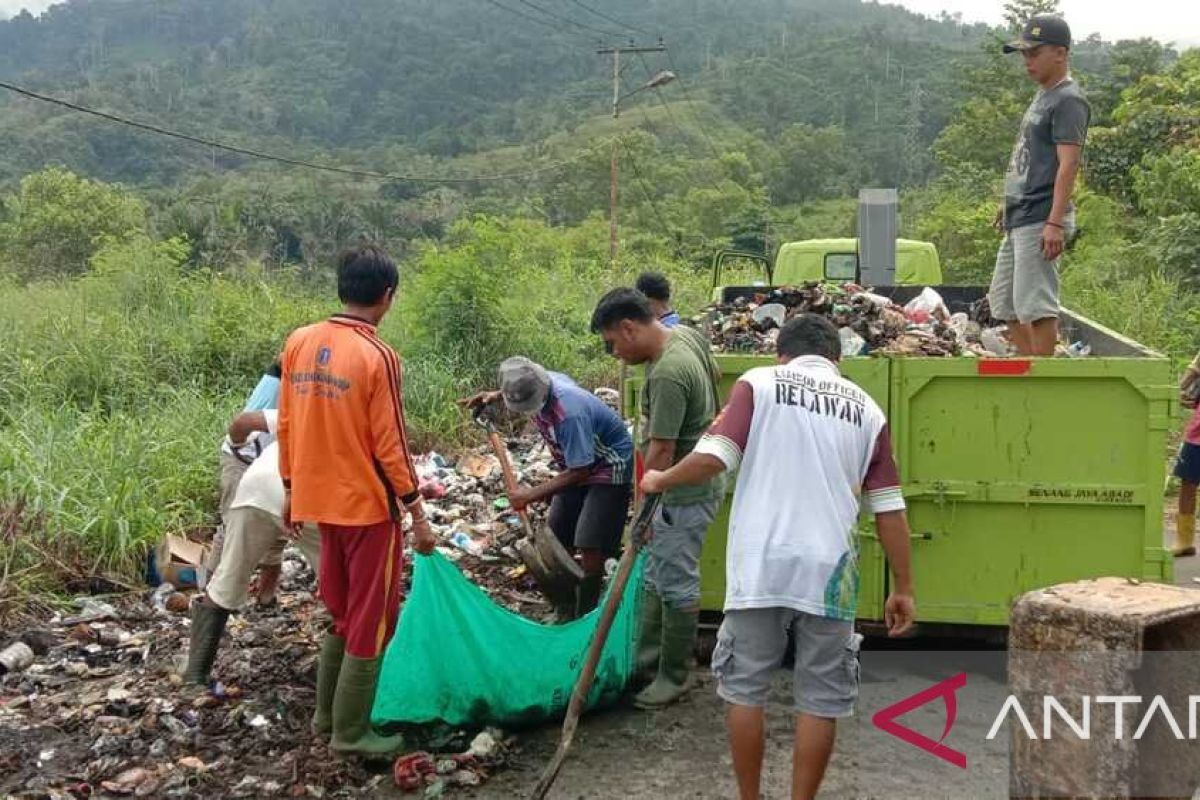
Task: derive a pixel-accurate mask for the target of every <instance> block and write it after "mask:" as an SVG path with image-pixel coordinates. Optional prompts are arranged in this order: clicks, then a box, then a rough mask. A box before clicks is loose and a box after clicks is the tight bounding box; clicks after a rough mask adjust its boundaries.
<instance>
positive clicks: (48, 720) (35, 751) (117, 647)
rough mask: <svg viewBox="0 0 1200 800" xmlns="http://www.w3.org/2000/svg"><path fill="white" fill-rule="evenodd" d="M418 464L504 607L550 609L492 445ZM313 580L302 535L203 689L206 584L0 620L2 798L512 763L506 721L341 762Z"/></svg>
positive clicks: (446, 538)
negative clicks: (321, 703) (323, 688)
mask: <svg viewBox="0 0 1200 800" xmlns="http://www.w3.org/2000/svg"><path fill="white" fill-rule="evenodd" d="M509 447H510V451H511V457H512V460H513V462H514V468H515V469H516V471H517V473H518V476H519V478H520V479H521V480H523V481H527V482H538V481H541V480H544V479H545V478H547V477H549V476H550V474H551V467H550V455H549V453H548V452H547V451H546V449H545V447H544V446H542V445H541V441H540V439H539V438H538V437H536V436H533V437H527V438H519V439H515V440H513V441H511V442H510V443H509ZM417 465H418V471H419V472H420V474H421V489H422V492H423V493H424V494H425V496H426V497H427V498H428V500H427V508H428V509H429V515H430V518H431V520H432V521H433V525H434V528H435V530H436V532H437V533H438V535H439V537H440V539H441V542H440V544H439V549H440V550H441V551H442V553H443V554H444V555H446V556H447V557H449V558H451V559H454V560H456V561H457V562H458V566H459V567H460V568H461V569H462V570H463V572H464V573H465V574H466V575H467V576H468V577H469V578H470V579H471V580H472V581H473V582H474V583H476V584H477V585H479V586H480V587H481V588H482V589H483V590H484V591H486V592H487V593H488V594H489V595H490V596H491V597H492V598H493V599H494V600H495V601H496V602H497V603H499V604H501V605H503V606H505V607H506V608H509V609H510V610H513V611H516V612H518V613H521V614H523V615H525V616H528V617H532V618H535V619H546V618H549V617H550V616H551V609H550V607H549V604H548V603H547V602H546V601H545V599H544V598H543V597H542V595H541V594H540V592H538V590H537V588H536V586H535V585H534V583H533V580H532V578H531V577H530V576H529V575H527V574H526V572H525V568H524V566H523V565H522V564H521V562H520V560H519V558H518V557H517V556H516V553H515V552H514V551H513V550H512V543H513V542H514V541H515V540H516V539H517V538H519V532H520V529H519V521H518V520H517V518H516V516H515V515H514V514H513V513H512V511H511V509H510V508H509V507H508V505H507V500H505V499H503V497H502V495H503V494H504V490H503V488H502V478H501V475H500V467H499V462H498V461H497V460H496V458H495V457H494V456H493V455H491V454H490V452H488V451H487V450H486V448H479V449H476V450H474V451H470V452H467V453H465V454H464V455H462V456H460V457H459V458H458V460H457V462H456V463H452V462H451V461H450V460H449V459H446V458H444V457H443V456H440V455H438V454H436V453H430V454H427V455H425V456H422V457H420V458H418V459H417ZM532 510H533V509H531V511H532ZM408 557H409V559H411V551H410V552H409V554H408ZM405 574H406V579H407V576H408V575H411V569H406V570H405ZM96 585H97V586H103V585H104V582H103V581H100V582H96ZM315 586H316V579H315V576H314V575H313V574H312V572H311V570H309V569H308V566H307V563H306V562H305V561H304V559H303V558H301V557H300V555H299V553H298V552H297V551H295V550H294V549H293V548H291V547H289V548H288V550H287V552H286V553H285V557H284V564H283V575H282V577H281V581H280V591H279V593H278V595H277V598H276V602H275V603H274V604H273V605H271V606H268V607H265V608H259V607H257V606H256V604H255V603H254V601H253V600H252V601H251V602H250V603H249V604H248V605H247V607H246V609H244V610H243V612H242V613H240V614H237V615H235V616H233V617H231V618H230V622H229V625H228V628H227V632H226V637H227V640H226V641H225V642H224V643H223V644H222V646H221V650H220V653H219V655H218V659H217V664H216V667H215V668H214V670H213V675H214V678H215V680H214V682H213V683H212V684H211V685H210V686H209V687H208V688H207V690H206V689H204V688H203V687H187V686H184V685H182V683H181V681H180V678H179V675H178V673H179V672H180V671H181V670H182V667H183V666H184V663H185V661H186V652H187V643H188V634H189V622H188V616H187V605H188V603H187V595H188V594H194V592H195V589H194V588H193V589H190V590H185V592H182V593H181V592H180V591H179V588H178V587H172V586H171V585H170V584H165V585H163V586H160V587H158V588H157V589H150V588H148V589H147V590H146V591H145V592H143V593H140V594H132V595H130V594H126V595H91V596H81V597H79V598H77V599H76V601H75V605H76V606H77V608H76V609H74V610H73V611H72V612H71V613H66V614H59V615H57V616H55V617H53V618H51V619H47V620H43V621H42V622H40V623H38V624H37V625H35V626H32V627H28V626H27V627H26V629H25V630H20V631H18V630H10V631H5V632H0V796H4V797H17V798H56V799H57V798H81V797H89V796H130V797H194V796H207V797H293V798H295V797H316V798H325V797H328V798H335V797H360V796H368V795H374V794H377V793H378V792H380V791H381V790H382V788H383V784H384V783H385V782H391V783H394V784H395V785H397V786H398V787H400V788H401V789H404V790H407V791H414V790H421V791H423V792H424V793H425V795H426V796H438V795H440V794H441V793H442V792H443V791H446V790H449V789H450V788H452V787H458V786H477V785H479V784H480V783H482V782H483V781H485V780H487V778H488V777H490V775H491V774H493V773H494V772H495V771H496V770H497V769H500V768H502V767H503V765H504V764H505V763H506V761H507V760H508V759H509V758H510V756H511V754H512V752H513V741H512V740H511V739H509V738H507V737H506V736H505V734H504V733H503V732H501V731H498V730H494V729H493V730H485V731H480V730H458V729H453V728H449V727H445V726H438V727H432V728H431V727H422V728H419V729H412V730H404V731H403V732H404V734H405V736H406V739H407V741H408V742H409V744H410V745H411V746H412V747H413V748H414V749H415V751H416V752H415V753H411V754H409V757H408V758H407V759H402V760H400V761H397V762H396V763H395V764H394V765H392V766H391V767H390V768H386V769H385V771H382V772H381V771H376V770H373V769H370V768H368V767H367V766H366V765H364V764H362V763H360V762H357V761H353V760H349V761H347V760H339V759H338V758H336V757H335V756H334V755H333V754H332V753H331V752H330V751H329V750H328V748H327V747H326V744H325V742H324V741H323V740H321V739H318V738H315V737H313V736H312V734H311V733H310V731H309V721H310V718H311V714H312V709H313V704H314V703H315V684H316V664H317V659H318V645H319V642H320V640H321V637H322V635H323V632H324V629H325V626H326V624H327V621H328V618H327V616H326V614H325V611H324V609H323V608H322V607H321V605H320V603H319V601H318V600H317V599H316V598H315V597H314V595H313V591H314V590H315ZM181 600H182V601H183V602H180V601H181Z"/></svg>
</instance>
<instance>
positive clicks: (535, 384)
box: [466, 356, 633, 622]
mask: <svg viewBox="0 0 1200 800" xmlns="http://www.w3.org/2000/svg"><path fill="white" fill-rule="evenodd" d="M501 398H503V399H504V405H505V406H506V407H507V408H508V410H509V411H512V412H515V413H517V414H532V415H533V420H534V422H535V423H536V424H537V428H538V431H539V432H540V433H541V434H542V439H544V440H545V442H546V445H547V446H548V447H549V448H550V452H551V454H552V455H553V458H554V464H555V466H556V467H558V470H559V473H558V475H556V476H555V477H553V478H551V479H550V480H548V481H546V482H544V483H542V484H540V485H538V486H534V487H531V488H522V489H518V490H517V491H515V492H513V493H512V494H511V495H509V498H508V499H509V501H510V502H511V503H512V505H513V508H514V509H516V510H517V511H520V510H522V509H524V508H525V507H526V506H528V505H530V504H531V503H541V502H545V501H547V500H549V501H550V515H549V519H548V520H547V521H548V523H549V525H550V530H552V531H554V535H555V536H556V537H557V538H558V540H559V541H560V542H562V545H563V547H565V548H567V550H568V551H570V550H572V549H573V550H574V551H575V552H577V553H579V557H580V561H581V562H582V563H581V566H582V567H583V581H582V582H581V583H580V585H579V593H578V597H577V599H576V602H575V603H574V604H572V605H571V607H570V608H567V607H565V606H564V607H561V608H557V609H555V611H556V612H557V614H558V618H559V620H560V621H563V622H566V621H569V620H572V619H575V618H576V617H579V616H583V615H584V614H586V613H588V612H589V611H591V610H592V609H593V608H595V607H596V605H597V604H598V603H599V601H600V590H601V589H602V588H603V585H604V561H605V559H606V558H608V557H609V556H611V555H615V554H616V553H617V551H618V550H619V549H620V548H621V534H622V532H623V531H624V530H625V515H626V514H627V513H628V511H629V500H630V498H631V497H632V494H633V440H632V439H631V438H630V436H629V431H627V430H625V423H624V422H622V421H621V418H620V417H619V416H617V413H616V412H615V411H613V410H612V409H611V408H609V407H608V406H607V405H605V404H604V401H603V400H601V399H600V398H599V397H597V396H596V395H594V394H592V393H591V392H589V391H586V390H584V389H581V388H579V386H578V385H577V384H576V383H575V382H574V381H573V380H571V379H570V378H568V377H567V376H566V375H563V374H562V373H559V372H547V371H546V369H545V368H544V367H542V365H541V364H536V363H534V362H533V361H530V360H529V359H528V358H525V357H523V356H514V357H513V358H509V359H505V360H504V361H503V362H502V363H501V364H500V389H499V390H497V391H494V392H484V393H483V394H478V395H476V396H474V397H472V398H470V399H469V400H467V401H466V405H468V406H469V407H471V408H477V407H480V406H484V405H488V404H490V403H494V402H496V401H497V400H499V399H501Z"/></svg>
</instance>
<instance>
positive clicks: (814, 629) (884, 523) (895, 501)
mask: <svg viewBox="0 0 1200 800" xmlns="http://www.w3.org/2000/svg"><path fill="white" fill-rule="evenodd" d="M777 347H778V352H779V356H778V360H779V363H778V364H777V365H775V366H770V367H759V368H757V369H752V370H750V371H749V372H747V373H746V374H745V375H743V376H742V377H741V378H740V379H739V380H738V382H737V383H736V384H735V385H734V388H733V391H732V392H731V394H730V397H729V401H728V403H727V404H726V406H725V408H724V410H723V411H722V412H721V414H720V416H718V417H717V419H716V420H715V421H714V422H713V425H712V427H711V428H710V429H709V431H708V433H707V434H705V436H704V437H703V438H702V439H701V440H700V443H699V444H697V445H696V448H695V449H694V450H693V451H692V452H691V454H689V455H688V456H687V457H685V458H684V459H683V460H681V461H680V462H679V463H677V464H676V465H675V466H673V467H671V468H670V469H668V470H665V471H661V472H659V471H650V472H647V473H646V476H645V478H644V479H643V480H642V484H641V486H642V491H644V492H646V493H650V494H656V493H659V492H663V491H666V490H668V489H671V488H674V487H676V486H688V485H692V484H696V483H703V482H705V481H708V480H711V479H712V478H713V476H715V475H718V474H720V473H722V472H725V471H734V470H738V477H737V489H736V491H735V492H734V496H733V512H732V514H731V516H730V522H729V541H728V547H727V555H726V594H725V621H724V622H723V623H722V625H721V631H720V633H719V635H718V638H717V648H716V652H715V653H714V654H713V660H712V670H713V674H714V675H715V676H716V679H717V693H718V694H719V695H720V697H721V698H722V699H724V700H725V701H726V702H727V703H728V704H729V713H728V725H729V739H730V747H731V749H732V752H733V766H734V771H735V772H736V773H737V781H738V792H739V795H740V797H741V798H742V800H752V798H758V797H759V784H760V778H761V772H762V758H763V747H764V738H763V737H764V725H763V717H764V714H763V709H764V707H765V706H766V703H767V699H768V696H769V694H770V687H771V677H772V675H773V673H774V672H775V670H776V669H777V668H778V666H779V664H780V663H781V662H782V660H783V656H784V651H785V649H786V647H787V642H788V633H789V631H790V632H791V633H792V634H793V635H794V639H795V647H796V653H795V655H796V665H795V675H794V685H793V697H794V701H795V709H796V712H797V715H798V716H797V720H796V733H795V749H794V751H793V772H792V797H793V798H794V799H799V798H811V797H815V796H816V794H817V789H818V788H819V787H820V785H821V779H822V777H823V776H824V774H825V767H826V765H827V764H828V763H829V757H830V754H831V753H832V752H833V743H834V739H835V736H836V720H837V719H838V718H839V717H846V716H849V715H850V714H852V713H853V710H854V704H855V700H856V699H857V697H858V646H859V642H860V641H861V639H862V637H861V636H859V635H858V634H856V633H855V632H854V616H855V611H856V607H857V605H858V553H857V543H856V538H855V524H856V521H857V519H858V513H859V503H860V498H861V497H862V496H863V495H865V496H866V500H867V505H868V508H870V510H871V511H872V513H874V515H875V526H876V528H877V530H878V534H879V541H880V543H881V544H882V545H883V549H884V551H885V552H886V553H887V557H888V562H889V563H890V564H891V569H892V576H893V581H892V593H891V595H890V596H889V597H888V599H887V605H886V608H885V615H886V621H887V625H888V633H889V635H891V636H900V635H902V634H904V633H905V632H906V631H907V630H908V629H909V628H910V627H911V626H912V623H913V619H914V616H915V611H914V604H913V595H912V591H913V590H912V576H911V574H910V569H909V543H908V541H909V540H908V521H907V519H906V517H905V513H904V508H905V506H904V498H903V497H902V496H901V493H900V479H899V474H898V472H897V470H896V464H895V461H894V460H893V458H892V448H891V440H890V438H889V436H888V427H887V420H886V418H885V417H884V414H883V411H882V410H880V408H879V406H878V405H876V403H875V402H874V401H873V400H872V399H871V398H870V397H869V396H868V395H867V394H866V392H864V391H863V390H862V389H860V388H859V387H858V386H856V385H855V384H853V383H851V382H850V381H848V380H846V379H845V378H843V377H842V376H841V373H840V372H839V371H838V367H837V361H838V357H839V356H840V354H841V343H840V341H839V339H838V332H837V329H836V328H834V326H833V324H832V323H830V322H829V320H827V319H826V318H824V317H821V316H817V315H814V314H805V315H802V316H799V317H796V318H794V319H792V320H791V321H789V322H788V323H787V324H786V325H784V327H783V329H782V330H781V331H780V334H779V340H778V344H777Z"/></svg>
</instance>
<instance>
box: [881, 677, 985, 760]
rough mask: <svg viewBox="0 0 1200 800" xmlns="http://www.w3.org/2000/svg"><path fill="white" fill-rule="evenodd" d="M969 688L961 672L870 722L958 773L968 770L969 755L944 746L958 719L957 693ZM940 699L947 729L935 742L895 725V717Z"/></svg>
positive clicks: (891, 708) (883, 711) (896, 723)
mask: <svg viewBox="0 0 1200 800" xmlns="http://www.w3.org/2000/svg"><path fill="white" fill-rule="evenodd" d="M966 685H967V673H965V672H960V673H959V674H957V675H955V676H954V677H952V678H947V679H946V680H944V681H942V682H941V683H935V684H934V685H933V686H930V687H929V688H928V689H926V690H924V691H922V692H917V693H916V694H914V695H912V696H911V697H906V698H904V699H903V700H901V701H900V702H898V703H893V704H892V705H890V706H888V707H887V708H885V709H882V710H880V711H878V712H876V714H875V716H873V717H871V722H872V723H874V725H875V727H876V728H879V729H880V730H881V731H884V732H885V733H890V734H891V735H892V736H895V737H896V738H897V739H900V740H902V741H905V742H908V743H909V744H911V745H912V746H914V747H919V748H921V749H922V750H924V751H925V752H927V753H929V754H930V755H934V756H937V757H938V758H940V759H942V760H943V761H949V762H950V763H951V764H953V765H954V766H956V767H958V768H959V769H966V768H967V756H966V754H965V753H960V752H958V751H957V750H955V749H954V748H952V747H948V746H947V745H944V744H942V742H944V741H945V740H946V737H947V736H948V735H949V734H950V729H951V728H953V727H954V719H955V717H957V716H958V698H957V697H956V696H955V692H957V691H958V690H959V689H961V688H963V687H964V686H966ZM939 697H940V698H942V701H943V702H944V703H945V704H946V727H945V728H943V729H942V736H941V738H940V739H938V740H937V741H936V742H935V741H934V740H933V739H930V738H929V737H928V736H925V735H924V734H921V733H917V732H916V731H914V730H913V729H912V728H906V727H904V726H903V725H901V724H900V723H899V722H897V721H896V717H901V716H904V715H905V714H907V713H908V712H910V711H912V710H913V709H915V708H920V707H921V706H923V705H925V704H926V703H928V702H930V701H932V700H935V699H937V698H939Z"/></svg>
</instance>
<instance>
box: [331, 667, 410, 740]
mask: <svg viewBox="0 0 1200 800" xmlns="http://www.w3.org/2000/svg"><path fill="white" fill-rule="evenodd" d="M379 662H380V659H379V658H355V657H354V656H352V655H350V654H348V653H347V654H346V655H344V656H343V657H342V668H341V670H340V671H339V673H338V679H337V691H336V692H335V693H334V695H333V714H332V719H333V737H332V739H331V740H330V742H329V747H330V748H331V749H332V750H334V751H336V752H338V753H342V754H345V755H356V756H363V757H364V758H377V759H379V758H389V757H390V756H393V755H395V754H396V753H398V752H399V751H401V750H403V749H404V737H403V736H380V735H379V734H377V733H375V731H374V730H372V729H371V706H373V705H374V704H375V686H376V684H377V683H378V682H379Z"/></svg>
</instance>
